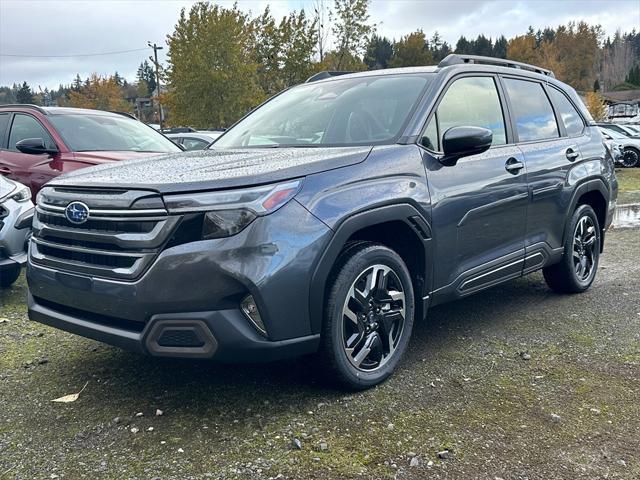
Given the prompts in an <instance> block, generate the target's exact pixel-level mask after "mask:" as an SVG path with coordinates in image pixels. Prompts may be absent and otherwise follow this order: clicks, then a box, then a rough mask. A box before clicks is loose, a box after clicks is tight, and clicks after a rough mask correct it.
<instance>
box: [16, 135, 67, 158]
mask: <svg viewBox="0 0 640 480" xmlns="http://www.w3.org/2000/svg"><path fill="white" fill-rule="evenodd" d="M16 148H17V149H18V150H19V151H21V152H22V153H28V154H31V155H40V154H43V153H48V154H55V153H58V149H57V148H47V146H46V145H45V143H44V140H43V139H42V138H25V139H23V140H20V141H19V142H17V143H16Z"/></svg>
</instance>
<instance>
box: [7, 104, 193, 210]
mask: <svg viewBox="0 0 640 480" xmlns="http://www.w3.org/2000/svg"><path fill="white" fill-rule="evenodd" d="M180 151H181V149H180V148H179V147H178V146H177V145H176V144H174V143H173V142H172V141H171V140H169V139H168V138H166V137H165V136H164V135H162V134H161V133H159V132H157V131H156V130H154V129H153V128H151V127H148V126H147V125H145V124H144V123H142V122H139V121H138V120H136V119H135V118H133V117H130V116H128V115H126V114H120V113H111V112H104V111H100V110H88V109H82V108H64V107H38V106H35V105H0V175H5V176H7V177H9V178H11V179H13V180H16V181H18V182H20V183H23V184H24V185H27V186H29V187H30V188H31V192H32V193H33V195H34V198H35V195H36V194H37V193H38V191H39V190H40V189H41V188H42V186H43V185H44V184H45V183H47V182H48V181H49V180H51V179H52V178H54V177H57V176H58V175H61V174H63V173H66V172H70V171H72V170H77V169H78V168H84V167H89V166H92V165H98V164H101V163H105V162H112V161H115V160H127V159H132V158H140V156H143V155H147V156H148V155H158V154H161V153H171V152H180Z"/></svg>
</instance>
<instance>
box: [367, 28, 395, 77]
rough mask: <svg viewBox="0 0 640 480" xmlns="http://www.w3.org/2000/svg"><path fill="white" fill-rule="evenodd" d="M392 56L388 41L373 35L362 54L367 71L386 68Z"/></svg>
mask: <svg viewBox="0 0 640 480" xmlns="http://www.w3.org/2000/svg"><path fill="white" fill-rule="evenodd" d="M392 55H393V45H392V44H391V42H390V41H389V39H388V38H386V37H380V36H378V35H376V34H373V35H372V36H371V40H370V41H369V45H368V46H367V51H366V53H365V54H364V63H366V64H367V67H368V68H369V70H376V69H380V68H387V67H388V66H389V60H391V56H392Z"/></svg>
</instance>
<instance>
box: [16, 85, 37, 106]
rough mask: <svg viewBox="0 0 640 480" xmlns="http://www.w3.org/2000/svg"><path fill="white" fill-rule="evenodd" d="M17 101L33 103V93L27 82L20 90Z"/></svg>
mask: <svg viewBox="0 0 640 480" xmlns="http://www.w3.org/2000/svg"><path fill="white" fill-rule="evenodd" d="M16 101H17V102H18V103H33V92H32V91H31V87H29V85H28V84H27V82H24V83H23V84H22V85H21V86H20V88H19V89H18V92H17V93H16Z"/></svg>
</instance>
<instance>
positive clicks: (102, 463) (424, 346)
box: [0, 230, 640, 480]
mask: <svg viewBox="0 0 640 480" xmlns="http://www.w3.org/2000/svg"><path fill="white" fill-rule="evenodd" d="M639 238H640V233H639V231H638V230H620V231H614V232H611V233H610V234H609V236H608V239H607V248H606V254H605V255H604V257H603V258H602V269H601V271H600V272H599V275H598V278H597V280H596V283H595V284H594V286H593V288H592V289H591V290H590V291H589V292H587V293H585V294H582V295H576V296H560V295H556V294H554V293H552V292H551V291H549V290H548V289H547V287H546V286H545V284H544V281H543V279H542V276H541V275H540V274H534V275H532V276H529V277H527V278H523V279H519V280H516V281H512V282H509V283H506V284H503V285H502V286H499V287H496V288H494V289H491V290H489V291H486V292H483V293H480V294H478V295H475V296H473V297H471V298H468V299H466V300H463V301H460V302H457V303H453V304H449V305H443V306H440V307H438V308H435V309H433V310H432V311H431V312H430V315H429V318H428V319H427V320H425V321H424V322H421V323H419V324H418V325H417V326H416V329H415V331H414V336H413V338H412V342H411V347H410V351H409V352H408V355H407V357H406V359H405V361H404V362H403V363H402V365H401V368H400V369H399V371H398V372H397V373H396V374H395V375H394V376H393V377H392V378H391V379H390V380H389V381H387V382H386V383H385V384H383V385H381V386H379V387H377V388H374V389H372V390H369V391H367V392H364V393H359V394H353V393H348V394H347V393H344V392H337V391H333V390H331V389H329V388H328V387H327V386H325V385H323V384H322V383H321V382H318V381H316V380H315V377H314V376H313V375H311V374H310V372H311V371H312V370H313V369H312V361H310V360H309V359H298V360H294V361H289V362H281V363H276V364H266V365H244V366H230V365H227V366H224V365H214V364H208V363H202V362H182V361H180V362H177V361H163V360H159V359H152V358H143V357H140V356H137V355H134V354H130V353H126V352H123V351H120V350H118V349H115V348H111V347H108V346H105V345H102V344H99V343H96V342H93V341H90V340H86V339H83V338H80V337H75V336H73V335H70V334H67V333H63V332H60V331H56V330H54V329H51V328H48V327H45V326H42V325H39V324H35V323H31V322H29V321H28V320H27V316H26V308H25V304H24V298H25V295H26V286H25V282H24V279H21V280H20V282H19V283H18V284H17V285H16V286H15V287H14V288H13V289H11V290H9V291H4V292H0V317H1V318H3V319H4V321H2V320H0V321H1V322H2V323H0V398H1V399H2V400H1V401H2V403H1V404H0V478H2V479H5V478H6V479H13V478H16V479H29V480H31V479H50V478H67V479H82V478H89V479H130V478H135V479H156V478H157V479H163V480H164V479H190V478H193V479H200V478H247V479H253V478H256V479H262V478H288V479H307V478H322V479H346V478H372V479H374V478H375V479H380V478H402V479H405V478H406V479H423V478H435V479H466V478H474V479H476V478H477V479H490V480H495V479H505V480H507V479H530V480H533V479H545V480H547V479H565V478H566V479H596V478H597V479H600V478H626V479H637V478H640V422H639V420H638V419H639V418H640V402H639V401H638V399H639V395H640V290H639V282H638V279H639V278H640V262H638V258H640V245H639V242H638V240H639ZM85 384H86V388H85V389H84V391H82V393H81V395H80V397H79V399H78V400H77V401H76V402H73V403H54V402H52V401H51V400H52V399H55V398H58V397H61V396H63V395H66V394H70V393H77V392H78V391H80V390H81V389H82V388H83V386H84V385H85ZM158 409H159V410H161V411H162V415H157V413H160V412H157V410H158Z"/></svg>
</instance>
